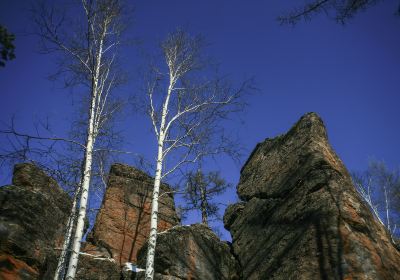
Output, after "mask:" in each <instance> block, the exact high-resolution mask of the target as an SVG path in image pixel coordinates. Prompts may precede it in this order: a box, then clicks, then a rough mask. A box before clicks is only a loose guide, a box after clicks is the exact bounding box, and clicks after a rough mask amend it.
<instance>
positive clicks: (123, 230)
mask: <svg viewBox="0 0 400 280" xmlns="http://www.w3.org/2000/svg"><path fill="white" fill-rule="evenodd" d="M153 181H154V179H153V178H152V177H150V176H148V175H147V174H146V173H144V172H142V171H140V170H138V169H136V168H133V167H130V166H127V165H123V164H114V165H113V166H112V167H111V171H110V175H109V179H108V186H107V190H106V193H105V196H104V199H103V203H102V206H101V209H100V211H99V213H98V214H97V218H96V222H95V225H94V228H93V231H92V232H91V233H90V234H89V236H88V241H89V242H91V243H92V244H94V245H96V246H98V247H100V248H103V249H106V250H107V251H108V253H109V255H110V256H111V257H112V258H113V259H114V260H115V261H116V262H117V263H118V264H120V265H123V264H124V263H125V262H133V263H136V255H137V251H138V250H139V249H140V248H141V247H142V246H143V244H144V243H145V242H146V240H147V238H148V236H149V232H150V210H151V196H152V189H153ZM160 194H161V196H160V199H159V215H158V230H159V231H164V230H166V229H169V228H171V227H172V226H174V225H177V224H178V223H179V218H178V216H177V214H176V211H175V204H174V199H173V194H172V192H171V189H170V188H169V187H168V186H167V185H165V184H162V185H161V192H160Z"/></svg>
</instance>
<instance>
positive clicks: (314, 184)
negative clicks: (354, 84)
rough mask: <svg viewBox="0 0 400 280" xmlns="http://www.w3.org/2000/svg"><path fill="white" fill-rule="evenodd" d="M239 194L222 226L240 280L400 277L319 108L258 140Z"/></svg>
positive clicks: (398, 263) (399, 258) (398, 255)
mask: <svg viewBox="0 0 400 280" xmlns="http://www.w3.org/2000/svg"><path fill="white" fill-rule="evenodd" d="M237 192H238V195H239V197H240V198H241V199H242V200H243V202H241V203H239V204H235V205H231V206H230V207H228V208H227V210H226V212H225V215H224V224H225V227H226V228H227V229H228V230H230V232H231V235H232V239H233V241H232V246H233V253H234V255H235V256H236V257H237V259H238V261H239V263H240V265H241V268H242V273H243V279H249V280H250V279H282V280H283V279H285V280H286V279H371V280H372V279H400V252H399V251H398V250H397V249H396V248H395V246H394V244H393V242H392V240H391V238H390V237H389V235H388V233H387V231H386V230H385V227H384V226H383V225H382V224H381V223H380V222H379V221H378V220H377V219H376V218H375V217H374V216H373V214H372V213H371V211H370V209H369V208H368V206H367V204H366V203H365V202H364V201H363V200H362V198H361V197H360V195H359V194H358V193H357V191H356V189H355V187H354V186H353V184H352V180H351V177H350V176H349V173H348V171H347V170H346V168H345V166H344V165H343V163H342V161H341V160H340V159H339V158H338V157H337V155H336V154H335V152H334V151H333V149H332V148H331V146H330V144H329V142H328V138H327V133H326V129H325V126H324V124H323V122H322V120H321V119H320V118H319V117H318V116H317V115H316V114H315V113H309V114H306V115H304V116H303V117H302V118H301V119H300V120H299V121H298V122H297V123H296V124H295V125H294V126H293V127H292V128H291V129H290V130H289V132H287V133H286V134H285V135H282V136H278V137H276V138H274V139H266V140H265V141H264V142H262V143H260V144H258V145H257V146H256V148H255V149H254V151H253V152H252V154H251V156H250V158H249V159H248V160H247V162H246V164H245V165H244V167H243V168H242V170H241V177H240V181H239V184H238V187H237Z"/></svg>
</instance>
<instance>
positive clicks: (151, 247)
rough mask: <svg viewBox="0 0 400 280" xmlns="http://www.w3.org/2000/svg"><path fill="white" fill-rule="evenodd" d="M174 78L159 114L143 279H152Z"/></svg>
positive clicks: (171, 80)
mask: <svg viewBox="0 0 400 280" xmlns="http://www.w3.org/2000/svg"><path fill="white" fill-rule="evenodd" d="M174 81H175V78H174V77H172V76H170V83H169V86H168V91H167V96H166V98H165V101H164V104H163V109H162V114H161V124H160V130H159V135H158V139H157V140H158V141H157V144H158V153H157V167H156V175H155V177H154V188H153V198H152V202H151V218H150V219H151V220H150V237H149V241H148V248H147V258H146V272H145V279H146V280H153V277H154V256H155V250H156V242H157V221H158V196H159V192H160V184H161V177H162V167H163V160H164V156H163V147H164V140H165V137H166V136H167V134H168V131H166V130H167V129H166V128H165V127H166V121H167V115H168V105H169V99H170V97H171V93H172V88H173V84H174Z"/></svg>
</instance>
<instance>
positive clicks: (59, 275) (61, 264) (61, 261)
mask: <svg viewBox="0 0 400 280" xmlns="http://www.w3.org/2000/svg"><path fill="white" fill-rule="evenodd" d="M79 193H80V186H79V188H78V189H77V190H76V192H75V194H74V197H73V201H72V209H71V213H70V215H69V217H68V223H67V231H66V233H65V235H64V242H63V247H62V251H61V254H60V257H59V258H58V264H57V269H56V272H55V274H54V280H59V279H64V275H65V269H66V261H67V255H68V249H69V246H70V242H71V236H72V229H73V227H74V222H75V218H76V217H75V216H76V206H77V200H78V197H79Z"/></svg>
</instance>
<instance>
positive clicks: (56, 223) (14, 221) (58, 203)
mask: <svg viewBox="0 0 400 280" xmlns="http://www.w3.org/2000/svg"><path fill="white" fill-rule="evenodd" d="M12 182H13V185H10V186H4V187H1V188H0V279H51V277H52V276H53V275H52V273H53V272H54V271H55V267H56V266H57V256H58V254H59V251H57V250H55V248H57V247H60V246H61V245H62V240H63V234H64V228H65V223H66V221H67V218H68V213H69V211H70V208H71V206H72V204H71V200H70V198H69V197H68V195H67V194H66V193H65V192H64V191H63V190H62V189H61V188H60V187H59V186H58V185H57V183H56V182H55V181H54V180H53V179H52V178H50V177H49V176H47V175H46V174H45V173H44V172H43V171H42V170H40V169H39V168H38V167H36V166H35V165H33V164H28V163H24V164H17V165H16V166H15V168H14V174H13V180H12Z"/></svg>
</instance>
